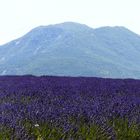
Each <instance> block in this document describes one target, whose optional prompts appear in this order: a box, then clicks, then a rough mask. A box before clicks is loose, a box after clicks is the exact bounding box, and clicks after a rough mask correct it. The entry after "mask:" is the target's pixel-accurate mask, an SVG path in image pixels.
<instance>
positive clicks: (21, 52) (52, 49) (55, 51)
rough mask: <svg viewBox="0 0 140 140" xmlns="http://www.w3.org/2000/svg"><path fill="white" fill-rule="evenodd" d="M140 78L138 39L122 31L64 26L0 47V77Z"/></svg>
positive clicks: (40, 29)
mask: <svg viewBox="0 0 140 140" xmlns="http://www.w3.org/2000/svg"><path fill="white" fill-rule="evenodd" d="M24 74H32V75H54V76H94V77H108V78H140V36H139V35H137V34H135V33H133V32H132V31H130V30H128V29H126V28H125V27H119V26H116V27H101V28H96V29H93V28H90V27H88V26H86V25H83V24H79V23H73V22H65V23H61V24H55V25H49V26H40V27H37V28H35V29H33V30H31V31H30V32H29V33H27V34H26V35H24V36H23V37H21V38H18V39H16V40H13V41H11V42H9V43H7V44H5V45H2V46H0V75H24Z"/></svg>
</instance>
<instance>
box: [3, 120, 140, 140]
mask: <svg viewBox="0 0 140 140" xmlns="http://www.w3.org/2000/svg"><path fill="white" fill-rule="evenodd" d="M71 123H73V124H74V127H72V128H71V129H69V130H68V131H64V129H63V128H62V127H61V126H57V125H56V124H53V123H51V122H46V123H40V124H39V123H38V124H35V123H33V122H31V121H29V120H26V121H24V122H22V124H23V126H24V131H25V135H27V137H28V138H29V139H34V140H112V139H115V140H139V139H140V126H139V125H138V124H136V123H134V122H131V123H130V122H129V121H128V119H122V118H115V119H113V120H109V121H107V122H106V124H105V125H106V127H104V126H102V125H98V124H96V123H86V122H84V121H83V120H80V121H79V122H78V123H76V121H75V120H74V119H72V122H71ZM11 139H13V140H19V138H18V136H17V135H16V132H15V130H14V129H11V128H9V127H5V126H1V127H0V140H11Z"/></svg>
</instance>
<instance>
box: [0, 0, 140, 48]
mask: <svg viewBox="0 0 140 140" xmlns="http://www.w3.org/2000/svg"><path fill="white" fill-rule="evenodd" d="M66 21H73V22H78V23H82V24H86V25H88V26H90V27H93V28H97V27H101V26H125V27H126V28H129V29H130V30H132V31H134V32H135V33H137V34H140V0H0V45H2V44H4V43H6V42H9V41H11V40H13V39H16V38H19V37H21V36H22V35H24V34H26V33H27V32H29V31H30V30H31V29H33V28H35V27H37V26H40V25H49V24H56V23H62V22H66Z"/></svg>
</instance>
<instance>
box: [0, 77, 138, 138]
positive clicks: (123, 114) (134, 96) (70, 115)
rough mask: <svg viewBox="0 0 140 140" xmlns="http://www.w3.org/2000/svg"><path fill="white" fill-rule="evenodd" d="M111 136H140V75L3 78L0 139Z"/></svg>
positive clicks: (0, 101)
mask: <svg viewBox="0 0 140 140" xmlns="http://www.w3.org/2000/svg"><path fill="white" fill-rule="evenodd" d="M112 139H114V140H139V139H140V80H132V79H126V80H120V79H116V80H114V79H102V78H82V77H79V78H73V77H51V76H42V77H35V76H1V77H0V140H112Z"/></svg>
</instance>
